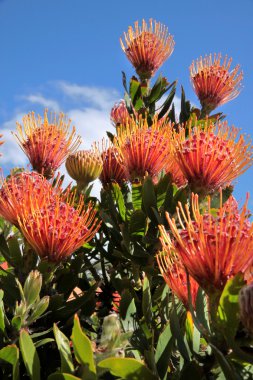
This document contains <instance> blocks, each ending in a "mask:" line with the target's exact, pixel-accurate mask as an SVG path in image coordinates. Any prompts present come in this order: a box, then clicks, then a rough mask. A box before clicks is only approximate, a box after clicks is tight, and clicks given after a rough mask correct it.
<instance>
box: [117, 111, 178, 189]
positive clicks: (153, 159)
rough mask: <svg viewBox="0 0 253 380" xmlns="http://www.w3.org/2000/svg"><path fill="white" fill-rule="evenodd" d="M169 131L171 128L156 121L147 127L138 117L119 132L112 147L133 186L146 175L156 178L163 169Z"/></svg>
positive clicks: (168, 150)
mask: <svg viewBox="0 0 253 380" xmlns="http://www.w3.org/2000/svg"><path fill="white" fill-rule="evenodd" d="M171 130H172V129H171V125H170V124H165V125H164V126H163V127H161V126H159V125H158V121H157V118H156V117H155V118H154V119H153V124H152V125H151V126H150V127H149V126H148V122H147V119H146V118H142V116H141V115H140V116H139V117H138V118H137V119H136V120H134V119H133V118H132V119H131V122H130V123H127V124H126V126H125V127H124V128H118V130H117V132H118V135H117V136H116V137H115V141H114V144H115V146H116V148H117V149H118V151H119V153H120V155H121V158H122V160H123V162H124V164H125V166H126V168H127V170H128V172H129V174H130V178H131V181H132V182H135V180H142V179H143V178H144V176H145V174H146V173H148V174H149V175H150V176H151V177H156V176H157V175H158V174H159V173H160V172H161V171H162V170H163V169H165V167H166V166H167V161H168V159H169V156H170V151H171V138H170V137H171Z"/></svg>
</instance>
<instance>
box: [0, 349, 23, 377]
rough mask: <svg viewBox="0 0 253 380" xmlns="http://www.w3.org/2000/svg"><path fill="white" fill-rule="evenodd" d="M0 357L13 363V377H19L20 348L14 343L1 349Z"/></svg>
mask: <svg viewBox="0 0 253 380" xmlns="http://www.w3.org/2000/svg"><path fill="white" fill-rule="evenodd" d="M0 359H1V360H4V361H5V362H7V363H9V364H11V365H12V379H13V380H18V379H19V349H18V347H17V346H16V345H14V344H12V345H9V346H6V347H4V348H2V349H1V350H0Z"/></svg>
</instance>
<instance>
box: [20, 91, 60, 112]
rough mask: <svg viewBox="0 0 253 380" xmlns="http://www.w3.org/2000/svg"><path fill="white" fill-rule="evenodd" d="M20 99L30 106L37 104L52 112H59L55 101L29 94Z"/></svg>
mask: <svg viewBox="0 0 253 380" xmlns="http://www.w3.org/2000/svg"><path fill="white" fill-rule="evenodd" d="M22 99H24V100H26V101H28V102H29V103H32V104H37V105H40V106H42V107H45V108H49V109H50V110H52V111H55V112H59V110H60V106H59V103H58V102H57V101H56V100H53V99H48V98H46V97H45V96H43V95H41V94H30V95H26V96H22Z"/></svg>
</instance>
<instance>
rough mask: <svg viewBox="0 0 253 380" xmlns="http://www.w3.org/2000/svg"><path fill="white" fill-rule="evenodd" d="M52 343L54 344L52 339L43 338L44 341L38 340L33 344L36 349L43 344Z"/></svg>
mask: <svg viewBox="0 0 253 380" xmlns="http://www.w3.org/2000/svg"><path fill="white" fill-rule="evenodd" d="M52 342H54V339H53V338H45V339H41V340H38V341H37V342H34V346H35V347H36V348H38V347H40V346H44V345H45V344H47V343H52Z"/></svg>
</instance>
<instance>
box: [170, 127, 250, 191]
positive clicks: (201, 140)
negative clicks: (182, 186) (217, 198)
mask: <svg viewBox="0 0 253 380" xmlns="http://www.w3.org/2000/svg"><path fill="white" fill-rule="evenodd" d="M188 131H189V134H188V135H186V130H185V129H184V128H182V129H181V131H180V132H179V134H177V135H176V137H175V158H176V160H177V162H178V164H179V166H180V168H181V170H182V172H183V174H184V176H185V178H186V179H187V180H188V183H189V186H190V188H191V190H192V191H193V192H197V193H204V194H206V193H211V192H214V191H216V190H218V189H219V188H220V187H222V188H224V187H226V186H228V185H230V184H231V182H232V181H233V180H234V179H236V178H237V177H239V176H240V175H241V174H242V173H244V172H245V171H246V170H247V169H248V168H249V167H250V166H251V165H252V157H253V151H252V146H251V142H250V141H245V137H244V136H243V135H239V137H238V134H239V130H238V129H236V128H234V127H232V128H229V127H228V125H227V123H226V122H223V123H220V124H219V125H218V126H217V127H216V126H215V125H214V124H210V123H208V122H206V123H205V125H204V126H203V127H194V126H192V125H191V124H190V125H189V129H188ZM237 137H238V139H237ZM236 139H237V141H236Z"/></svg>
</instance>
